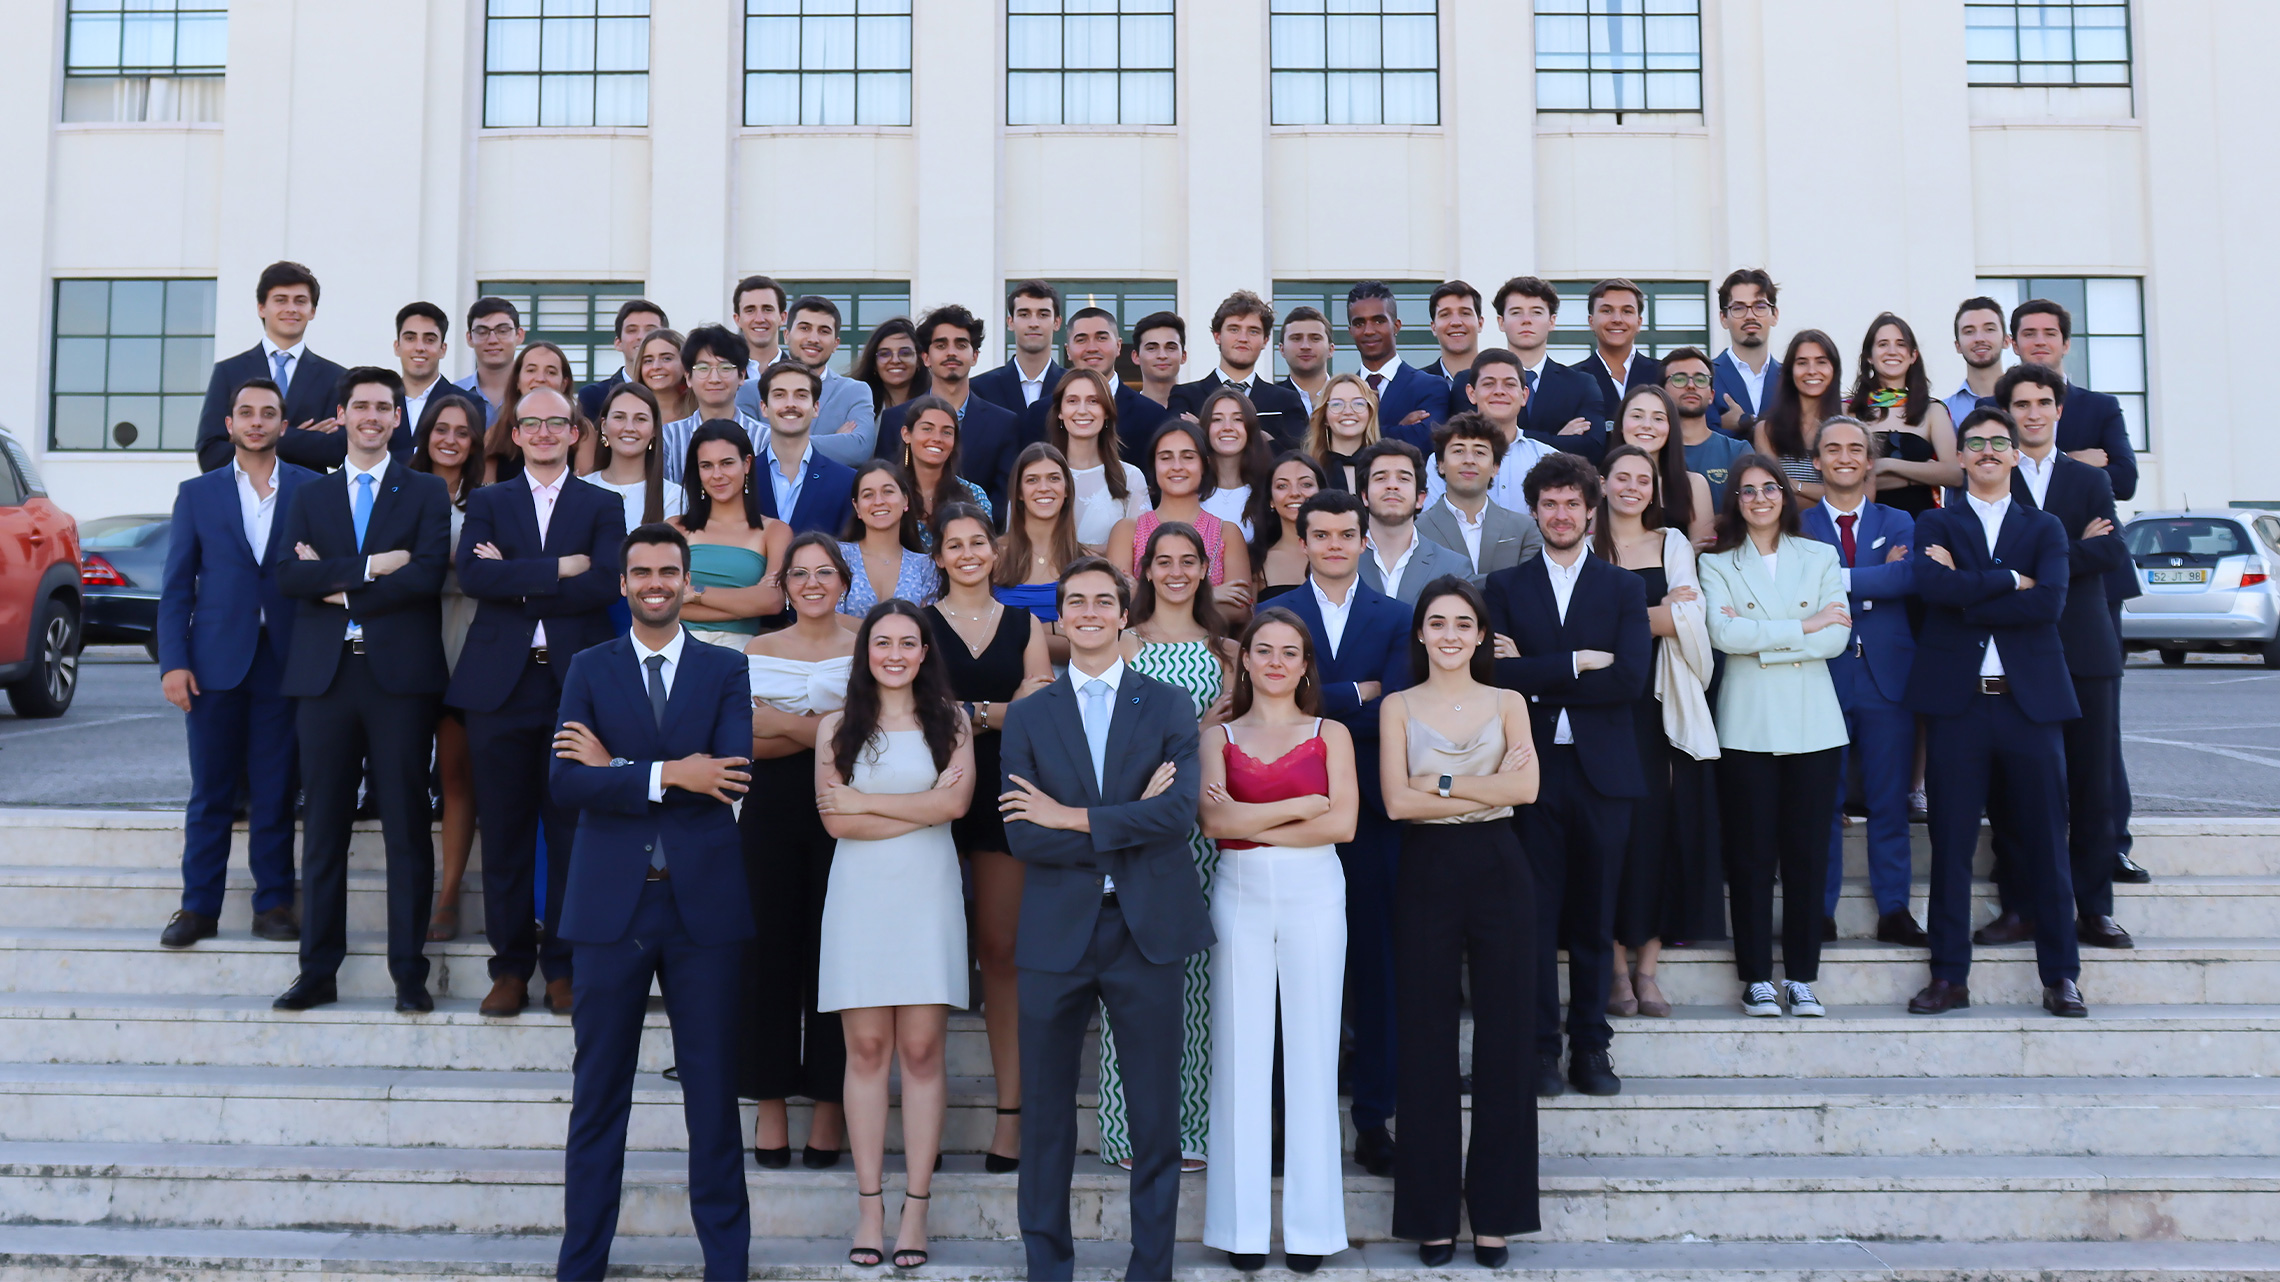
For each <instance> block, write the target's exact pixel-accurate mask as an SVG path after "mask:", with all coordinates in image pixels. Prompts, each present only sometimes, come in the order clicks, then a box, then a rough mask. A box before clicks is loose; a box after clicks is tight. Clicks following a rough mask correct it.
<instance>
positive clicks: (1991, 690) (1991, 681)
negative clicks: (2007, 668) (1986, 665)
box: [1979, 677, 2011, 694]
mask: <svg viewBox="0 0 2280 1282" xmlns="http://www.w3.org/2000/svg"><path fill="white" fill-rule="evenodd" d="M2010 692H2011V683H2010V682H2009V681H2008V680H2006V679H2004V678H2002V677H1981V678H1979V693H1981V694H2009V693H2010Z"/></svg>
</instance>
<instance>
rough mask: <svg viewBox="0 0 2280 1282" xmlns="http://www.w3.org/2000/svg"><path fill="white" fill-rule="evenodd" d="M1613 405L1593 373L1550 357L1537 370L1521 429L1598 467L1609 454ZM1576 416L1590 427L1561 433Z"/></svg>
mask: <svg viewBox="0 0 2280 1282" xmlns="http://www.w3.org/2000/svg"><path fill="white" fill-rule="evenodd" d="M1468 372H1469V371H1468ZM1610 408H1611V407H1610V406H1609V405H1608V404H1607V398H1606V396H1605V395H1604V394H1602V393H1601V392H1600V390H1599V384H1598V383H1596V382H1594V381H1593V380H1592V377H1591V375H1589V374H1586V373H1584V372H1583V371H1582V370H1580V369H1577V368H1575V367H1574V366H1571V365H1562V364H1560V363H1559V362H1558V361H1555V360H1550V359H1547V360H1545V362H1544V368H1543V369H1541V370H1539V371H1537V379H1536V388H1535V390H1534V391H1532V392H1530V393H1529V394H1528V404H1527V405H1526V406H1525V407H1524V408H1523V409H1522V410H1521V412H1520V429H1521V430H1522V431H1524V432H1526V433H1527V434H1528V435H1530V436H1533V437H1535V438H1536V439H1537V440H1539V441H1542V442H1543V443H1544V444H1546V445H1549V446H1551V447H1552V448H1553V449H1555V450H1565V451H1567V452H1568V453H1570V454H1580V455H1582V456H1583V457H1585V458H1587V459H1590V460H1591V463H1592V466H1594V467H1597V466H1598V465H1599V461H1600V460H1601V459H1602V458H1604V457H1606V454H1607V417H1608V413H1609V410H1610ZM1576 418H1581V419H1584V420H1586V421H1588V422H1589V423H1590V424H1591V430H1590V431H1588V432H1583V433H1579V434H1578V435H1575V436H1562V435H1560V429H1561V428H1563V427H1565V426H1567V424H1568V422H1569V420H1571V419H1576Z"/></svg>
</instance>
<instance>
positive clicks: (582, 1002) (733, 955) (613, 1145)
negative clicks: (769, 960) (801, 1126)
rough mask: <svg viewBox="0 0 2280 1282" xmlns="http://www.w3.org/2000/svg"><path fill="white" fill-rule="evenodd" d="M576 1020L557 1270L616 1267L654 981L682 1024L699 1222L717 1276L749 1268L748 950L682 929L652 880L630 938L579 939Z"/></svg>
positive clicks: (573, 1274) (669, 900)
mask: <svg viewBox="0 0 2280 1282" xmlns="http://www.w3.org/2000/svg"><path fill="white" fill-rule="evenodd" d="M576 951H577V966H578V988H577V1001H576V1002H575V1003H574V1004H573V1006H572V1008H571V1015H570V1023H571V1028H572V1030H573V1032H574V1033H575V1035H576V1037H577V1044H578V1053H577V1058H576V1059H575V1060H574V1061H573V1063H572V1067H571V1086H570V1137H569V1142H568V1145H567V1149H566V1151H565V1152H564V1153H563V1157H562V1167H563V1186H562V1203H563V1206H562V1210H563V1221H562V1222H563V1225H564V1228H563V1233H562V1254H561V1256H560V1258H559V1260H558V1261H557V1263H556V1265H555V1276H556V1277H558V1278H564V1279H572V1280H574V1282H589V1280H590V1279H598V1278H600V1277H601V1276H602V1275H603V1274H604V1273H606V1272H608V1270H609V1266H610V1243H611V1241H612V1240H613V1239H614V1238H615V1237H616V1236H617V1221H618V1198H619V1194H620V1192H621V1191H622V1187H623V1185H624V1181H625V1132H626V1124H627V1121H628V1120H629V1119H630V1118H631V1116H632V1114H633V1080H634V1066H635V1064H636V1063H637V1062H638V1061H639V1059H640V1056H641V1024H642V1019H643V1017H644V1016H646V1015H647V1014H648V1012H649V986H650V980H651V979H652V977H654V978H655V979H656V981H657V984H658V987H659V988H660V989H662V990H663V991H664V994H665V1017H666V1019H667V1020H669V1021H671V1023H672V1026H673V1062H674V1063H675V1064H677V1065H678V1066H679V1067H680V1078H681V1110H682V1114H683V1116H684V1117H685V1118H686V1119H687V1122H688V1129H689V1218H690V1219H691V1220H693V1221H695V1223H696V1229H697V1243H698V1245H699V1246H701V1247H702V1248H703V1249H704V1253H705V1277H706V1278H707V1279H721V1278H727V1279H742V1278H745V1277H747V1276H749V1274H750V1268H751V1266H750V1257H751V1252H752V1206H751V1203H750V1201H749V1200H748V1199H747V1197H746V1195H745V1189H744V1135H743V1124H742V1122H741V1121H740V1120H739V1119H738V1116H737V1110H736V1056H735V1045H736V1036H735V1024H736V1011H737V1003H738V1000H739V998H740V997H741V995H742V994H741V992H740V985H741V984H742V980H743V969H742V964H741V963H742V961H743V957H744V945H743V944H742V943H741V942H738V943H733V944H700V943H698V942H696V941H695V940H693V939H691V938H690V937H689V933H688V931H687V930H686V929H685V928H683V926H682V925H681V914H680V910H679V909H678V908H677V907H675V905H674V902H673V887H672V884H671V883H670V882H663V881H652V882H645V883H643V885H642V890H641V902H640V904H639V905H637V906H636V907H635V908H634V912H633V921H632V922H631V923H630V924H629V925H628V926H627V927H626V932H625V938H623V939H620V940H619V941H617V942H616V943H614V944H578V945H576Z"/></svg>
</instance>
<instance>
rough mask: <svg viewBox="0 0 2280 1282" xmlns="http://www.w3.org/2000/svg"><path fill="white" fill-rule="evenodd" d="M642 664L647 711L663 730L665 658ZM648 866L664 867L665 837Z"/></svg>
mask: <svg viewBox="0 0 2280 1282" xmlns="http://www.w3.org/2000/svg"><path fill="white" fill-rule="evenodd" d="M642 663H643V664H645V665H647V667H648V668H649V711H650V713H651V714H652V715H654V716H655V717H656V718H657V728H658V729H659V730H663V729H664V728H665V656H664V655H662V654H653V655H650V656H649V657H648V658H646V659H643V660H642ZM649 866H650V867H652V868H658V869H662V868H663V867H664V866H665V836H664V834H663V833H659V834H658V836H657V848H656V849H655V850H653V851H651V852H650V855H649Z"/></svg>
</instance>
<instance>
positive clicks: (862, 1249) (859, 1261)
mask: <svg viewBox="0 0 2280 1282" xmlns="http://www.w3.org/2000/svg"><path fill="white" fill-rule="evenodd" d="M782 1151H783V1152H785V1153H787V1154H788V1153H790V1152H791V1150H790V1149H788V1148H787V1149H784V1150H782ZM885 1191H886V1190H884V1189H880V1190H877V1191H875V1192H871V1193H865V1192H864V1191H863V1190H861V1189H857V1190H855V1196H857V1197H878V1196H879V1194H880V1193H883V1192H885ZM880 1217H881V1219H882V1220H883V1219H884V1218H885V1208H884V1207H882V1208H881V1210H880ZM879 1227H880V1232H881V1233H882V1234H883V1233H884V1232H885V1231H886V1226H885V1224H883V1223H882V1224H881V1225H880V1226H879ZM864 1256H869V1257H870V1258H869V1259H864V1258H863V1257H864ZM886 1258H887V1253H886V1252H885V1251H882V1250H880V1249H879V1248H878V1247H875V1246H858V1247H855V1248H853V1249H851V1250H850V1251H848V1252H847V1262H848V1263H849V1264H852V1265H854V1266H855V1267H856V1268H859V1269H875V1268H877V1267H879V1263H880V1261H882V1260H885V1259H886Z"/></svg>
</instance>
